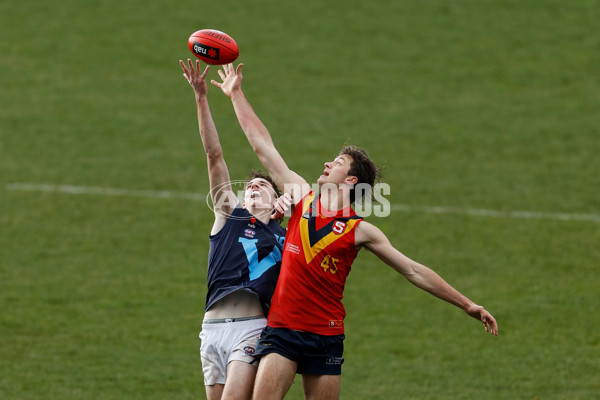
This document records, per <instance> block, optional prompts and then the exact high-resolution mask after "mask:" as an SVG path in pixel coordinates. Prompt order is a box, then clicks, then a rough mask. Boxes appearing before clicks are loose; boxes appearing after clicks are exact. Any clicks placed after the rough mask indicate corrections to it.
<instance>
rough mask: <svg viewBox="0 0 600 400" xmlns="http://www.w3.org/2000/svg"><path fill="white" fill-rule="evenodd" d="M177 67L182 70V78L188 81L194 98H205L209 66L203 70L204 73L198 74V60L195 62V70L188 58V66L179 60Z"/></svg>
mask: <svg viewBox="0 0 600 400" xmlns="http://www.w3.org/2000/svg"><path fill="white" fill-rule="evenodd" d="M179 65H181V69H183V77H184V78H185V79H186V80H187V81H188V83H189V84H190V86H191V87H192V89H194V92H195V93H196V96H197V97H199V96H205V95H206V91H207V89H206V74H207V73H208V68H209V67H210V66H209V65H207V66H206V68H204V72H200V60H196V68H194V64H193V63H192V60H190V59H189V58H188V66H186V65H185V63H184V62H183V61H181V60H179Z"/></svg>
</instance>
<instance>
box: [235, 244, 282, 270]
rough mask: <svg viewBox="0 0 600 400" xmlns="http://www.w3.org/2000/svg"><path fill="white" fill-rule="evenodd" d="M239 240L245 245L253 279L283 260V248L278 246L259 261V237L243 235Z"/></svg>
mask: <svg viewBox="0 0 600 400" xmlns="http://www.w3.org/2000/svg"><path fill="white" fill-rule="evenodd" d="M238 242H240V243H241V244H242V246H244V251H245V252H246V258H248V269H249V270H250V280H251V281H253V280H255V279H258V278H260V277H261V276H262V274H263V273H265V271H267V270H268V269H269V268H271V267H272V266H273V265H275V264H277V263H278V262H279V261H281V250H279V248H278V247H273V251H272V252H270V253H269V255H267V256H266V257H265V258H263V259H262V260H260V261H258V249H257V248H256V243H257V242H258V239H247V238H243V237H241V238H239V239H238Z"/></svg>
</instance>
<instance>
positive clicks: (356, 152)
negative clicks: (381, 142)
mask: <svg viewBox="0 0 600 400" xmlns="http://www.w3.org/2000/svg"><path fill="white" fill-rule="evenodd" d="M339 155H347V156H350V158H352V163H351V164H350V170H349V171H348V175H352V176H356V178H357V179H358V181H357V182H356V184H355V185H354V187H353V188H352V189H351V190H350V201H351V202H352V203H354V201H355V200H364V197H366V198H367V199H368V198H370V195H371V192H372V189H373V186H374V185H375V183H376V182H378V181H379V179H380V178H381V170H380V168H378V167H377V166H376V165H375V163H373V161H372V160H371V159H370V158H369V155H368V154H367V152H366V151H365V150H364V149H361V148H360V147H358V146H352V145H346V146H344V147H342V150H341V151H340V154H339ZM361 183H362V184H367V185H368V187H369V190H368V192H361V193H362V194H363V195H364V196H363V197H361V198H359V199H356V193H355V187H356V185H358V184H361Z"/></svg>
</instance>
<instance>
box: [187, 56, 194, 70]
mask: <svg viewBox="0 0 600 400" xmlns="http://www.w3.org/2000/svg"><path fill="white" fill-rule="evenodd" d="M188 65H189V66H190V72H191V73H194V64H193V63H192V60H190V59H189V58H188Z"/></svg>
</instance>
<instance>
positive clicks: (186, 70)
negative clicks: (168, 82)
mask: <svg viewBox="0 0 600 400" xmlns="http://www.w3.org/2000/svg"><path fill="white" fill-rule="evenodd" d="M179 65H181V69H183V72H184V74H183V75H184V76H187V75H188V74H189V73H190V71H189V70H188V69H187V67H186V66H185V63H184V62H183V61H182V60H179Z"/></svg>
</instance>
